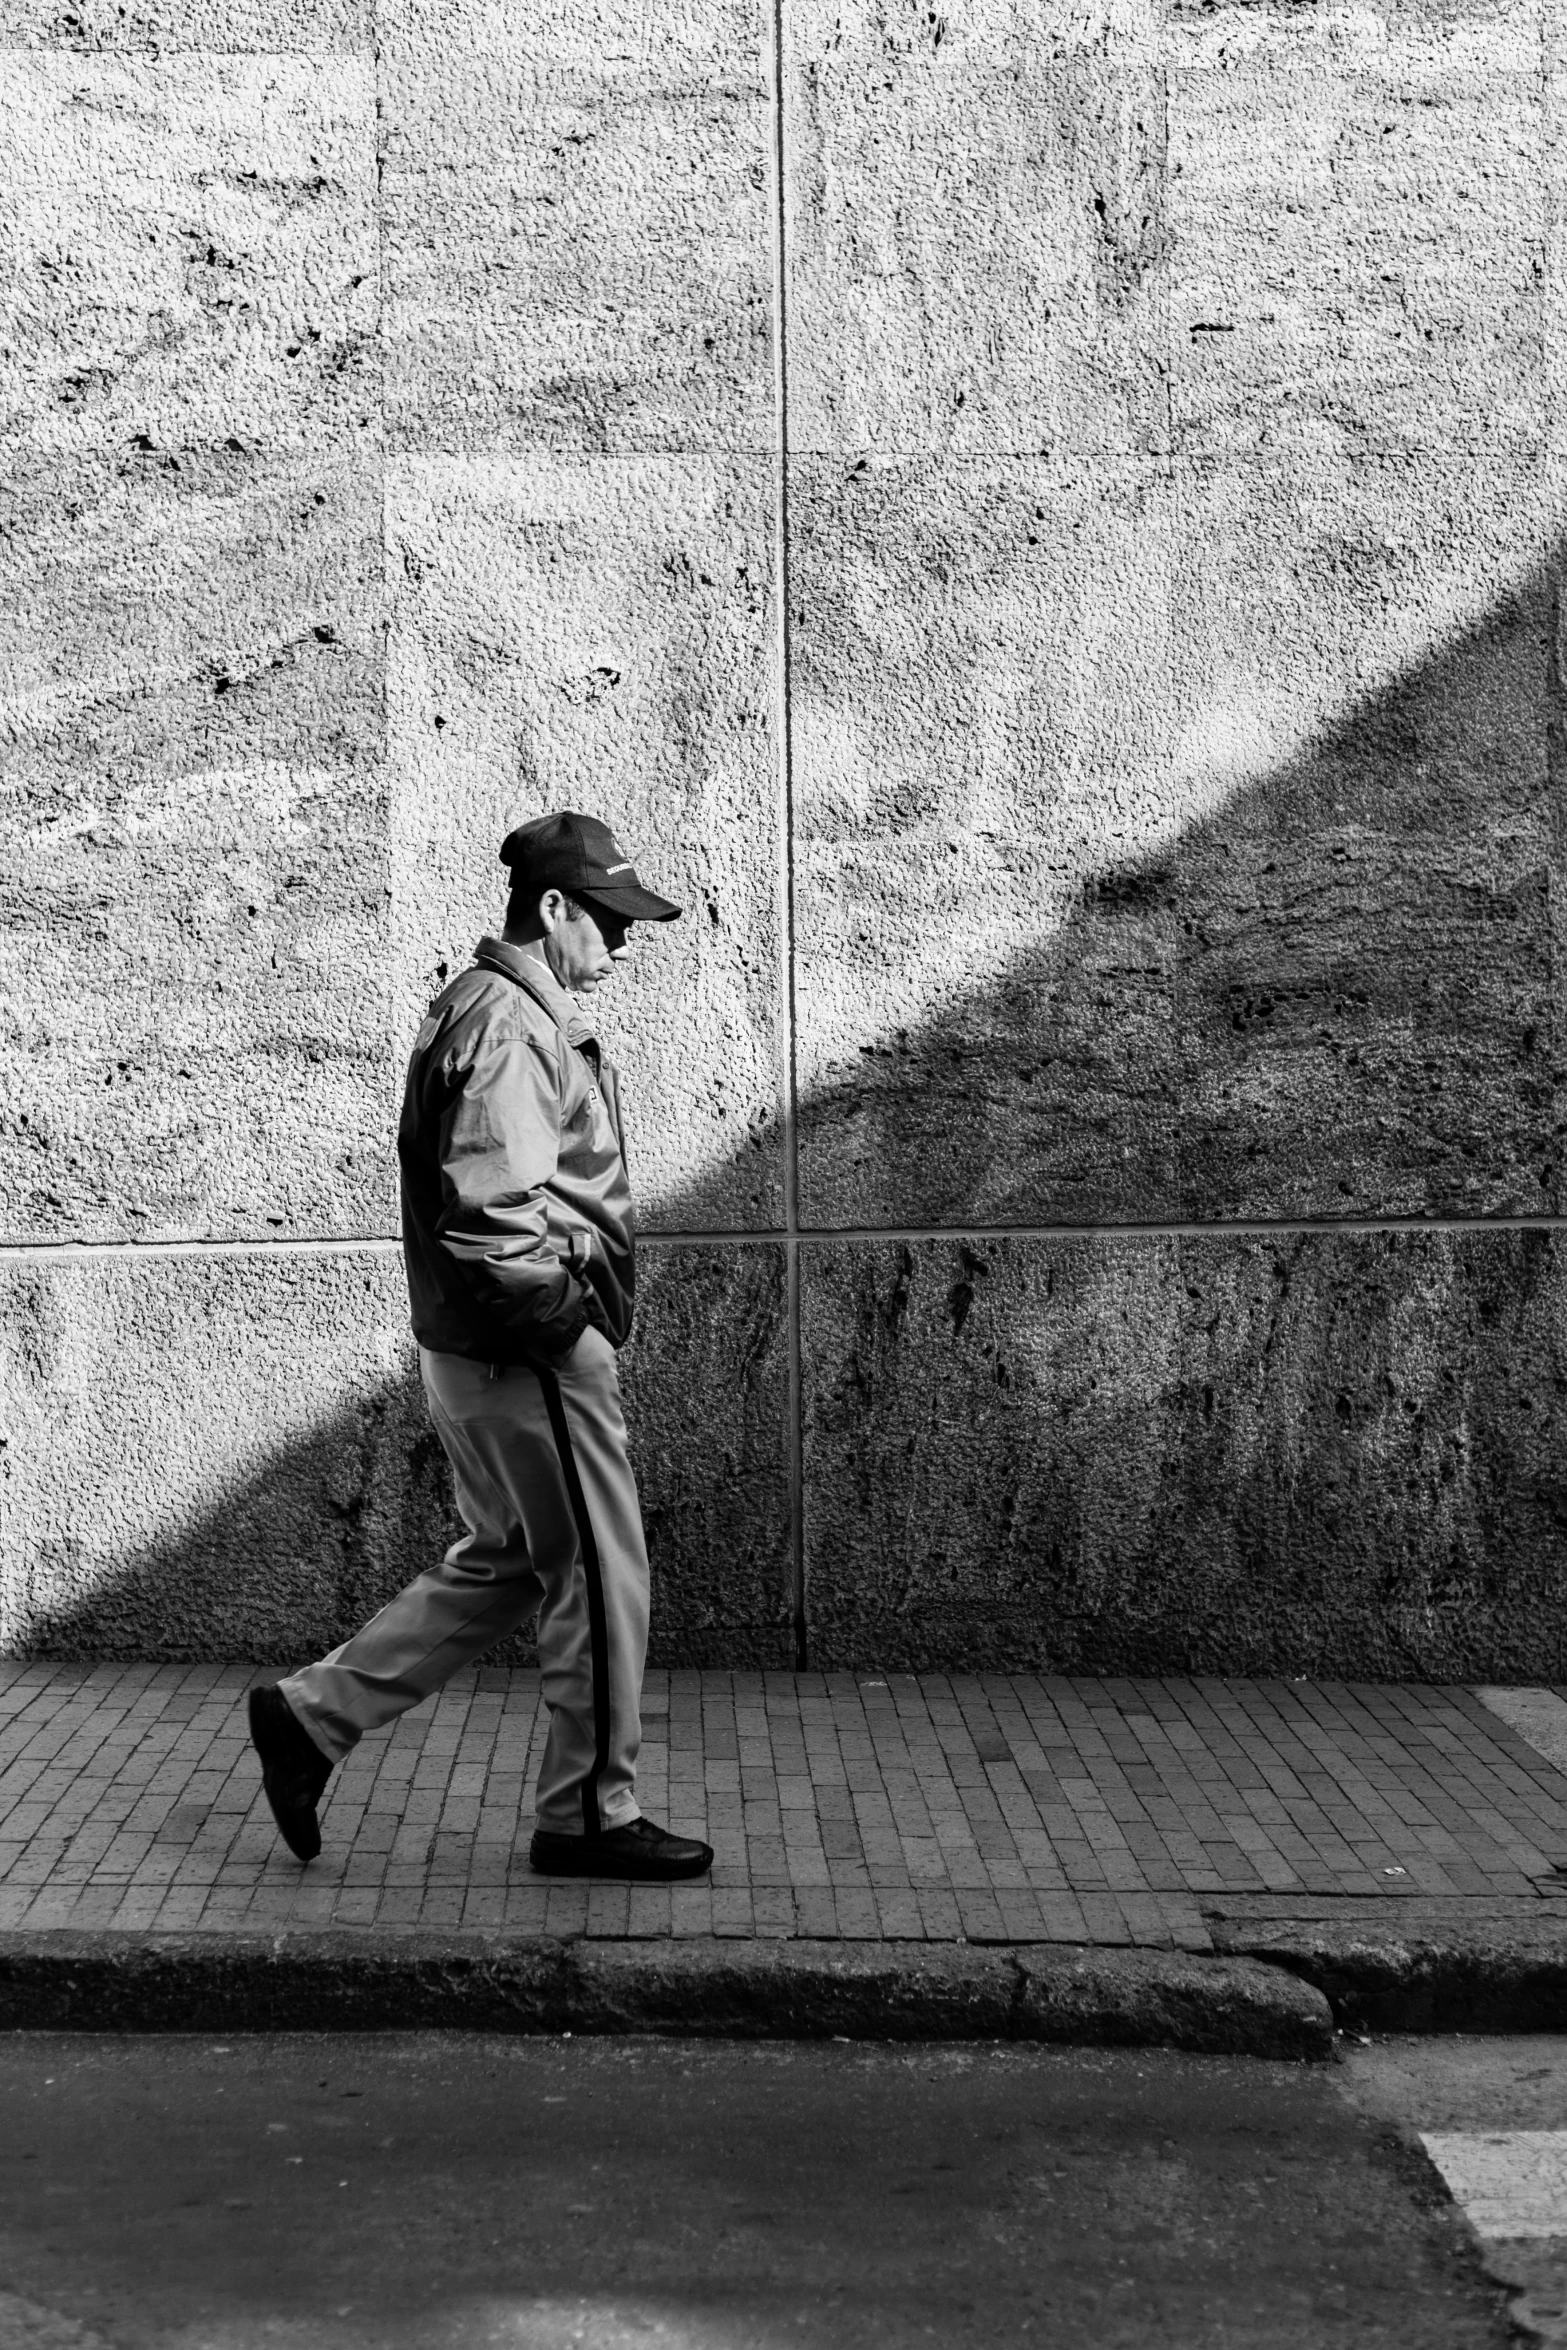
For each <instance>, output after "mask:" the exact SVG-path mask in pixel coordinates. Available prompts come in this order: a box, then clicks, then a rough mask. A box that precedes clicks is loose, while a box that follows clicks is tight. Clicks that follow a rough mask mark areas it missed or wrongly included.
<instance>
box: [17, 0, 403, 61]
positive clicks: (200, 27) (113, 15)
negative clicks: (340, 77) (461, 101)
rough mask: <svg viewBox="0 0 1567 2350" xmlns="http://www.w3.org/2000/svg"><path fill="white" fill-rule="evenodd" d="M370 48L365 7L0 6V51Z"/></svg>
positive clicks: (90, 1)
mask: <svg viewBox="0 0 1567 2350" xmlns="http://www.w3.org/2000/svg"><path fill="white" fill-rule="evenodd" d="M372 45H373V33H372V29H371V5H370V0H325V4H324V5H322V4H320V0H135V4H134V5H132V0H0V49H20V48H40V49H121V50H136V49H145V50H152V51H154V52H161V51H163V50H165V49H204V50H209V51H218V52H222V51H226V50H234V51H246V50H259V51H262V52H264V53H266V54H268V55H277V54H278V53H280V52H286V51H291V50H299V51H302V52H304V53H306V54H308V55H311V56H318V57H319V56H330V55H334V54H336V53H339V52H341V51H343V50H354V49H357V50H365V51H368V50H369V49H370V48H371V47H372Z"/></svg>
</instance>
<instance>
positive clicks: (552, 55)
mask: <svg viewBox="0 0 1567 2350" xmlns="http://www.w3.org/2000/svg"><path fill="white" fill-rule="evenodd" d="M720 13H722V14H724V15H727V13H728V12H727V11H724V12H720ZM550 29H551V28H549V26H548V25H546V26H545V27H543V28H538V27H535V25H534V24H533V22H532V21H531V14H530V12H528V11H521V12H519V11H512V12H511V17H510V22H509V24H503V23H502V22H500V21H499V20H498V19H497V16H496V15H495V13H494V12H491V11H485V12H482V13H478V12H475V14H473V15H469V16H466V17H459V19H458V20H457V23H456V26H455V27H453V26H452V25H450V24H449V23H448V21H447V19H446V17H445V15H444V12H443V13H442V14H440V15H438V16H435V15H432V16H424V15H420V16H417V17H415V16H413V15H411V14H404V15H402V16H400V17H398V18H395V19H394V23H393V26H392V29H391V35H390V38H389V39H388V40H387V42H386V43H385V45H384V47H383V50H382V119H383V125H384V129H383V139H384V149H385V160H384V176H383V181H382V188H383V204H384V213H383V221H384V233H385V243H386V254H387V314H386V330H387V338H388V357H387V370H388V373H387V428H388V433H389V435H390V437H391V439H392V441H393V443H394V445H396V446H399V447H402V448H407V449H530V448H532V449H536V448H562V449H580V450H587V451H625V450H638V449H671V450H673V449H678V450H690V451H696V450H709V449H745V448H752V449H766V448H768V447H770V446H771V444H772V440H773V423H772V399H773V381H772V376H773V368H772V352H771V340H770V337H771V317H770V296H769V285H770V278H771V269H772V261H771V229H770V212H771V197H770V191H769V177H770V164H769V157H770V152H771V132H770V127H769V117H768V110H767V105H766V99H765V93H764V91H763V88H762V85H761V81H760V78H759V72H758V64H757V60H756V57H755V54H754V48H753V46H752V45H751V44H749V43H748V44H746V46H745V48H744V49H742V50H741V51H740V52H739V53H738V54H735V55H731V56H729V57H726V58H723V59H722V60H719V59H707V60H702V61H700V62H698V61H696V60H693V59H689V58H685V57H682V56H681V55H680V54H679V52H678V51H676V52H675V53H673V54H671V55H670V56H668V57H666V58H663V59H658V58H650V57H648V56H646V55H638V54H636V53H635V51H633V53H632V55H631V56H629V57H627V56H625V55H624V54H616V51H615V46H614V44H613V42H606V43H605V44H604V46H603V47H602V48H601V47H599V46H598V45H596V44H595V46H594V47H593V49H592V50H591V51H590V52H586V53H582V54H578V55H573V54H572V46H573V45H572V44H570V43H569V42H567V41H566V40H565V39H564V38H562V34H563V33H564V32H565V30H566V29H567V28H560V30H559V31H558V32H557V34H556V38H555V40H553V41H552V40H551V38H550ZM454 35H455V37H454ZM562 51H564V54H562V53H561V52H562Z"/></svg>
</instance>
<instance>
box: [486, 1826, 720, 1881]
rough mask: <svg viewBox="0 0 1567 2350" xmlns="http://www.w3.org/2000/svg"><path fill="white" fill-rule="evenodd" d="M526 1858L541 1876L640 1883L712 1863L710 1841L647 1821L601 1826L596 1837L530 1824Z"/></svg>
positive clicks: (696, 1872) (689, 1873) (692, 1872)
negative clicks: (625, 1879) (559, 1833)
mask: <svg viewBox="0 0 1567 2350" xmlns="http://www.w3.org/2000/svg"><path fill="white" fill-rule="evenodd" d="M528 1859H529V1861H530V1862H531V1864H532V1866H533V1867H534V1868H536V1869H537V1870H538V1871H539V1873H540V1875H541V1876H545V1877H630V1878H631V1879H633V1881H634V1882H636V1883H638V1884H643V1885H667V1884H668V1883H669V1882H670V1881H671V1879H672V1878H675V1877H700V1876H701V1875H702V1874H703V1872H704V1871H705V1870H707V1869H710V1868H711V1867H712V1865H713V1847H712V1846H711V1844H698V1843H697V1842H696V1840H695V1838H694V1837H691V1836H671V1834H670V1833H669V1830H668V1829H667V1828H655V1827H654V1825H653V1823H652V1821H651V1820H633V1821H632V1822H631V1825H630V1826H629V1827H626V1828H606V1829H604V1831H603V1833H602V1834H601V1835H598V1836H556V1835H554V1834H552V1833H551V1831H550V1830H549V1829H548V1828H535V1829H534V1831H533V1842H532V1843H531V1844H530V1845H529V1847H528Z"/></svg>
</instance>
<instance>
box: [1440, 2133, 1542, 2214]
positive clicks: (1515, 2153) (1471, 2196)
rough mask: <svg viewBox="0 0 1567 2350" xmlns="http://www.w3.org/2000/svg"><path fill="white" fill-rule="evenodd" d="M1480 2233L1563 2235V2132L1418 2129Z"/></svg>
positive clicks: (1456, 2197)
mask: <svg viewBox="0 0 1567 2350" xmlns="http://www.w3.org/2000/svg"><path fill="white" fill-rule="evenodd" d="M1420 2143H1421V2144H1422V2146H1424V2148H1425V2150H1426V2152H1427V2154H1429V2155H1430V2157H1431V2160H1432V2161H1433V2162H1434V2163H1435V2164H1436V2167H1437V2169H1438V2170H1439V2171H1440V2172H1441V2174H1442V2176H1443V2178H1444V2179H1445V2180H1446V2181H1447V2184H1448V2186H1449V2187H1450V2189H1451V2190H1452V2193H1453V2195H1454V2197H1455V2199H1456V2200H1457V2201H1458V2202H1459V2203H1461V2204H1462V2205H1463V2207H1464V2211H1465V2213H1466V2214H1467V2216H1468V2218H1469V2220H1470V2222H1471V2224H1472V2225H1473V2227H1474V2228H1475V2229H1476V2231H1477V2232H1478V2233H1479V2234H1480V2235H1482V2236H1567V2130H1422V2131H1421V2133H1420Z"/></svg>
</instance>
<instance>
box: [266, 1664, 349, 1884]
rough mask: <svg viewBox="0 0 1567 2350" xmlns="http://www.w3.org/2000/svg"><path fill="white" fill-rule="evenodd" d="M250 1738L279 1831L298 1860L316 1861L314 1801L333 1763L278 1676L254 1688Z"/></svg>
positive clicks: (318, 1846)
mask: <svg viewBox="0 0 1567 2350" xmlns="http://www.w3.org/2000/svg"><path fill="white" fill-rule="evenodd" d="M250 1742H251V1744H252V1746H254V1748H255V1750H256V1752H257V1753H258V1754H259V1755H260V1757H261V1784H262V1788H263V1789H264V1791H265V1794H266V1798H267V1801H268V1803H270V1804H271V1806H272V1817H273V1818H274V1819H275V1820H276V1822H277V1824H278V1833H279V1835H280V1836H281V1837H282V1839H283V1841H284V1843H285V1844H286V1845H287V1846H288V1849H289V1851H290V1852H291V1853H293V1854H294V1856H295V1858H296V1859H298V1860H314V1859H315V1857H316V1854H317V1853H318V1852H319V1851H320V1849H321V1830H320V1828H319V1827H318V1826H317V1824H316V1805H317V1804H318V1803H319V1802H320V1800H321V1790H322V1788H323V1787H324V1786H325V1785H326V1783H327V1781H328V1779H329V1778H330V1777H331V1776H332V1766H331V1764H330V1763H329V1762H328V1761H327V1759H326V1756H325V1755H324V1754H323V1753H322V1751H321V1749H320V1747H319V1746H318V1745H317V1744H316V1742H315V1740H314V1739H313V1738H312V1737H311V1735H310V1733H309V1731H308V1730H306V1729H304V1728H302V1727H301V1725H300V1722H299V1720H298V1717H297V1716H296V1715H295V1712H294V1709H293V1707H292V1706H291V1705H290V1704H289V1702H288V1699H287V1698H286V1697H285V1696H284V1695H283V1692H282V1690H281V1689H279V1687H278V1685H277V1683H276V1682H275V1681H274V1682H272V1683H271V1684H270V1685H269V1686H268V1687H266V1688H263V1689H252V1691H251V1693H250Z"/></svg>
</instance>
